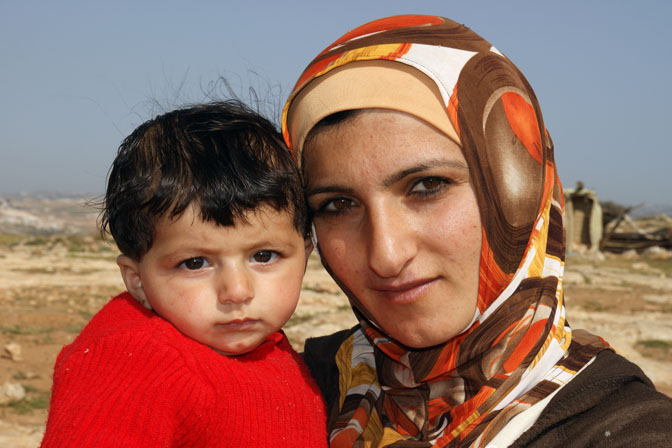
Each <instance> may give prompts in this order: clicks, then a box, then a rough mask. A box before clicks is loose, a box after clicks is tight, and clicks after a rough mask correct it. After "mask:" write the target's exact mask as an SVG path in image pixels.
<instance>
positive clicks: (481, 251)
mask: <svg viewBox="0 0 672 448" xmlns="http://www.w3.org/2000/svg"><path fill="white" fill-rule="evenodd" d="M283 133H284V136H285V139H286V141H287V143H288V145H289V146H290V148H291V149H292V151H294V153H295V155H296V157H297V160H298V162H299V163H300V164H301V167H302V170H303V173H304V175H305V184H306V185H305V186H306V194H307V198H308V202H309V205H310V208H311V210H312V211H313V217H314V232H313V234H314V237H315V241H314V243H315V247H316V248H317V249H318V251H319V254H320V256H321V258H322V262H323V264H324V266H325V267H326V268H327V270H329V272H330V273H331V275H332V276H333V277H334V279H335V280H336V281H337V282H338V283H339V285H340V286H341V288H343V290H344V291H345V292H346V294H347V295H348V297H349V299H350V301H351V304H352V306H353V309H354V312H355V314H356V315H357V317H358V318H359V321H360V324H359V325H358V326H357V327H355V328H353V329H352V330H350V331H346V332H341V333H338V334H335V335H332V336H328V337H324V338H317V339H314V340H309V341H308V343H307V344H306V349H305V359H306V361H307V362H308V364H309V366H310V367H311V370H312V372H313V374H314V375H315V376H316V378H317V380H318V383H319V384H320V387H321V389H322V391H323V394H324V395H325V398H326V400H327V405H328V408H329V409H330V420H329V431H330V442H331V446H333V447H349V446H374V447H377V446H413V447H422V446H434V445H436V446H490V447H495V446H497V447H500V446H510V445H512V446H557V445H571V446H586V445H590V446H593V445H600V444H607V443H609V444H610V446H611V445H618V446H621V445H626V444H630V445H632V444H634V445H636V446H641V445H649V446H660V445H664V444H666V443H669V442H670V441H671V440H672V438H671V437H670V435H669V433H670V428H672V417H671V416H672V400H670V399H669V398H667V397H665V396H664V395H662V394H659V393H657V392H656V391H655V389H654V388H653V385H652V384H651V382H650V381H649V380H648V378H646V377H645V376H644V374H643V373H642V372H641V370H639V368H637V367H636V366H635V365H633V364H631V363H629V362H628V361H626V360H625V359H623V358H621V357H619V356H618V355H615V354H614V353H613V352H612V351H611V349H610V348H609V346H608V344H607V343H606V342H605V341H603V340H602V339H601V338H599V337H597V336H593V335H591V334H589V333H587V332H585V331H576V330H574V331H572V329H570V327H569V325H568V323H567V322H566V320H565V310H564V303H563V290H562V273H563V267H564V238H563V215H562V213H563V195H562V188H561V186H560V182H559V180H558V177H557V173H556V169H555V163H554V160H553V146H552V143H551V139H550V137H549V135H548V133H547V132H546V130H545V127H544V123H543V120H542V116H541V111H540V109H539V105H538V103H537V100H536V97H535V96H534V92H533V91H532V89H531V87H530V86H529V84H528V83H527V81H526V80H525V78H524V77H523V75H522V74H521V73H520V72H519V71H518V69H517V68H516V67H515V66H514V65H513V64H512V63H511V62H510V61H509V60H508V59H507V58H506V57H504V56H503V55H502V54H501V53H500V52H499V51H497V50H496V49H495V48H494V47H493V46H492V45H491V44H489V43H488V42H486V41H485V40H484V39H482V38H481V37H480V36H478V35H477V34H475V33H474V32H473V31H471V30H469V29H468V28H466V27H464V26H461V25H459V24H457V23H455V22H452V21H450V20H448V19H444V18H440V17H433V16H399V17H391V18H387V19H381V20H377V21H374V22H371V23H369V24H366V25H364V26H362V27H360V28H357V29H355V30H353V31H350V32H349V33H347V34H345V35H344V36H343V37H341V38H340V39H339V40H337V41H336V42H335V43H334V44H332V45H331V46H330V47H328V48H327V49H326V50H324V51H323V52H322V53H320V54H319V55H318V56H317V57H316V58H315V59H314V60H313V61H312V63H311V64H310V65H309V66H308V68H307V69H306V70H305V71H304V73H303V74H302V76H301V78H300V79H299V81H298V83H297V86H296V88H295V89H294V91H293V92H292V94H291V95H290V98H289V100H288V102H287V105H286V107H285V110H284V113H283Z"/></svg>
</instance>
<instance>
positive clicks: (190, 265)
mask: <svg viewBox="0 0 672 448" xmlns="http://www.w3.org/2000/svg"><path fill="white" fill-rule="evenodd" d="M208 266H210V263H208V260H206V259H205V258H203V257H194V258H187V259H186V260H184V261H183V262H182V263H180V267H181V268H184V269H187V270H189V271H195V270H198V269H203V268H205V267H208Z"/></svg>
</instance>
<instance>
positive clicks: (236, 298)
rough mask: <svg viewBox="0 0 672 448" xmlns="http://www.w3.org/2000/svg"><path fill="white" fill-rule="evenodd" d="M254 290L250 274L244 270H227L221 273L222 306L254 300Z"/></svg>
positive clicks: (219, 296) (220, 298) (220, 293)
mask: <svg viewBox="0 0 672 448" xmlns="http://www.w3.org/2000/svg"><path fill="white" fill-rule="evenodd" d="M253 297H254V288H253V287H252V282H251V279H250V278H249V273H248V272H246V271H245V269H242V268H231V269H225V270H224V272H222V273H220V282H219V291H218V299H219V302H220V303H222V304H226V303H243V302H247V301H249V300H252V298H253Z"/></svg>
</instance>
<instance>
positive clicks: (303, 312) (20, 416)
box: [0, 234, 672, 448]
mask: <svg viewBox="0 0 672 448" xmlns="http://www.w3.org/2000/svg"><path fill="white" fill-rule="evenodd" d="M115 257H116V252H115V250H114V249H113V248H111V247H110V246H109V245H108V244H106V243H104V242H103V241H101V240H100V239H99V238H97V237H93V236H81V235H54V234H52V235H48V236H25V235H23V236H22V235H8V234H0V316H2V318H1V320H0V351H1V352H2V357H0V446H2V447H17V448H19V447H26V448H28V447H37V446H38V445H39V441H40V438H41V435H42V432H43V430H44V423H45V420H46V417H47V408H48V402H49V391H50V387H51V375H52V367H53V364H54V361H55V359H56V356H57V354H58V352H59V350H60V349H61V347H62V346H63V345H64V344H67V343H69V342H70V341H72V340H73V339H74V338H75V336H76V335H77V333H78V332H79V331H80V330H81V329H82V327H83V326H84V325H85V324H86V322H87V321H88V320H89V319H90V318H91V316H92V315H93V314H94V313H95V312H96V311H97V310H98V309H99V308H100V307H101V306H102V305H103V304H104V303H105V302H106V301H107V300H108V299H109V298H110V297H111V296H112V295H114V294H115V293H117V292H119V291H120V290H121V289H122V286H123V285H122V282H121V280H120V277H119V273H118V270H117V267H116V264H115V263H114V259H115ZM565 284H566V299H567V304H568V305H567V307H568V319H569V321H570V323H571V325H572V327H574V328H586V329H588V330H590V331H592V332H595V333H598V334H600V335H601V336H603V337H604V338H605V339H606V340H607V341H609V342H610V343H611V344H612V345H613V346H614V347H615V348H616V350H617V351H618V352H619V353H621V354H623V355H625V356H626V357H628V358H629V359H631V360H632V361H634V362H636V363H637V364H639V365H640V366H641V367H642V368H643V370H644V371H645V372H646V373H647V374H648V375H649V376H650V377H651V379H652V380H653V381H654V383H655V384H656V386H657V387H658V388H659V389H660V390H662V391H664V392H665V393H667V394H668V395H672V257H671V254H670V253H668V252H652V253H651V254H649V255H646V256H645V255H636V254H624V255H608V254H607V255H599V256H572V257H569V259H568V262H567V271H566V275H565ZM353 323H354V318H353V316H352V313H351V311H350V308H349V306H348V303H347V300H346V299H345V297H344V296H343V295H342V294H341V293H340V291H339V290H338V287H337V286H336V285H335V284H334V283H333V282H332V280H331V279H330V278H329V276H328V275H327V274H326V272H325V271H324V270H323V269H322V267H321V265H320V264H319V261H318V260H317V259H315V258H311V260H310V262H309V265H308V271H307V275H306V278H305V281H304V286H303V292H302V297H301V302H300V304H299V307H298V310H297V313H296V315H295V316H294V317H293V318H292V320H291V321H290V322H289V323H288V325H287V327H286V330H287V333H288V336H289V338H290V340H292V342H293V343H294V344H295V345H296V347H297V348H300V347H301V346H302V344H303V341H304V340H305V338H306V337H309V336H316V335H321V334H327V333H331V332H334V331H336V330H339V329H342V328H347V327H350V326H351V325H353Z"/></svg>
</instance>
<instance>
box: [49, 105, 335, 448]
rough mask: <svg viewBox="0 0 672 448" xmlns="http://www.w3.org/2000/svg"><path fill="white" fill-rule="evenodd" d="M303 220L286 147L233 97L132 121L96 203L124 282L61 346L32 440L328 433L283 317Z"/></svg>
mask: <svg viewBox="0 0 672 448" xmlns="http://www.w3.org/2000/svg"><path fill="white" fill-rule="evenodd" d="M306 226H307V213H306V207H305V205H304V199H303V193H302V191H301V184H300V181H299V175H298V173H297V170H296V168H295V165H294V163H293V161H292V158H291V155H290V154H289V152H288V150H287V149H286V148H285V146H284V144H283V143H282V138H281V136H280V135H279V134H278V133H277V131H276V130H275V128H274V127H273V125H272V124H271V123H270V122H268V121H267V120H266V119H264V118H262V117H260V116H258V115H257V114H255V113H254V112H252V111H250V110H249V109H247V108H246V107H245V106H243V105H242V104H240V103H238V102H232V101H229V102H222V103H213V104H207V105H200V106H196V107H192V108H187V109H181V110H176V111H174V112H170V113H167V114H165V115H162V116H159V117H157V118H156V119H154V120H150V121H148V122H146V123H144V124H143V125H141V126H140V127H138V128H137V129H136V130H135V131H134V132H133V133H132V134H131V135H130V136H129V137H127V138H126V139H125V140H124V141H123V142H122V144H121V146H120V148H119V152H118V154H117V157H116V159H115V160H114V163H113V165H112V169H111V171H110V174H109V180H108V187H107V192H106V195H105V199H104V206H103V212H102V214H101V231H103V232H109V233H110V234H111V235H112V237H113V238H114V240H115V242H116V243H117V245H118V247H119V249H120V251H121V253H122V254H121V255H120V256H119V257H118V259H117V264H118V265H119V268H120V270H121V275H122V277H123V280H124V283H125V284H126V288H127V289H128V291H127V292H124V293H123V294H121V295H119V296H117V297H115V298H114V299H112V300H111V301H110V302H109V303H108V304H107V305H105V306H104V307H103V308H102V309H101V310H100V311H99V312H98V314H96V315H95V316H94V317H93V319H92V320H91V322H89V324H88V325H87V326H86V328H84V330H83V331H82V333H81V334H80V335H79V336H78V337H77V339H76V340H75V341H74V342H73V343H72V344H70V345H68V346H66V347H65V348H64V349H63V350H62V352H61V353H60V355H59V356H58V359H57V361H56V365H55V368H54V384H53V393H52V399H51V408H50V410H49V418H48V421H47V429H46V433H45V436H44V439H43V441H42V446H43V447H66V446H67V447H84V446H87V447H88V446H90V447H94V446H95V447H112V446H114V447H117V446H123V447H124V448H130V447H159V446H161V447H168V446H171V447H172V446H183V447H206V446H207V447H217V446H226V447H271V446H272V447H311V448H312V447H321V446H326V429H325V420H326V418H325V410H324V404H323V402H322V398H321V397H320V393H319V391H318V390H317V386H316V385H315V383H314V382H313V380H312V378H311V377H310V374H309V373H308V370H307V368H306V367H305V365H304V364H303V362H302V361H301V359H300V357H299V355H298V354H297V353H296V352H295V351H294V350H292V348H291V347H290V345H289V342H288V341H287V338H286V337H285V335H284V334H283V333H282V331H280V328H281V327H282V326H283V325H284V324H285V323H286V322H287V320H288V319H289V318H290V316H291V315H292V313H293V312H294V309H295V307H296V304H297V301H298V297H299V292H300V289H301V281H302V278H303V274H304V272H305V267H306V260H307V256H308V254H309V252H310V250H311V245H310V243H309V241H308V240H307V239H305V238H304V237H305V235H306Z"/></svg>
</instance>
